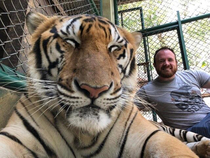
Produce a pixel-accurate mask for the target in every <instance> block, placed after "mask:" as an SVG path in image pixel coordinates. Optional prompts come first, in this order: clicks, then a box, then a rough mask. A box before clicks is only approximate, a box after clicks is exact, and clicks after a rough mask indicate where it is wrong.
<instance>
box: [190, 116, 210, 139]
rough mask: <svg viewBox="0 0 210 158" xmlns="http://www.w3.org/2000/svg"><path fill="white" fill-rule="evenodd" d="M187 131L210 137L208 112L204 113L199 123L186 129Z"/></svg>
mask: <svg viewBox="0 0 210 158" xmlns="http://www.w3.org/2000/svg"><path fill="white" fill-rule="evenodd" d="M187 130H188V131H191V132H195V133H198V134H200V135H203V136H205V137H208V138H210V113H209V114H207V115H206V117H204V118H203V119H202V120H201V121H200V122H199V123H197V124H195V125H193V126H192V127H190V128H188V129H187Z"/></svg>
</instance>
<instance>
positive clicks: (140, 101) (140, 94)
mask: <svg viewBox="0 0 210 158" xmlns="http://www.w3.org/2000/svg"><path fill="white" fill-rule="evenodd" d="M134 103H135V104H136V105H137V107H138V108H139V110H143V111H150V110H151V108H150V107H149V104H150V103H148V100H147V97H146V92H145V89H144V87H141V88H140V89H139V90H138V91H137V93H136V95H135V97H134Z"/></svg>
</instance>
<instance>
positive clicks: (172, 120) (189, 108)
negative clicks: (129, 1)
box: [136, 47, 210, 138]
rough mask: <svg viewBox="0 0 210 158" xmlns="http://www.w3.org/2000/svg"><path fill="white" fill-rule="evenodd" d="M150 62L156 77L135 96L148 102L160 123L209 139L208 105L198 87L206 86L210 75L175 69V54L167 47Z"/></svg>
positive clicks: (209, 83)
mask: <svg viewBox="0 0 210 158" xmlns="http://www.w3.org/2000/svg"><path fill="white" fill-rule="evenodd" d="M153 65H154V67H155V69H156V71H157V73H158V75H159V76H158V77H157V78H156V79H155V80H153V81H151V82H149V83H148V84H147V85H145V86H143V87H142V88H141V89H140V90H139V91H138V92H137V96H138V97H141V98H143V99H145V100H146V101H148V102H150V103H151V108H153V109H154V110H155V111H156V113H157V114H158V115H159V117H160V118H161V119H162V121H163V123H164V124H166V125H168V126H171V127H175V128H180V129H186V130H189V131H192V132H196V133H199V134H201V135H204V136H206V137H209V138H210V108H209V107H208V106H207V105H206V104H205V102H204V101H203V99H202V97H201V92H200V88H210V74H208V73H206V72H204V71H192V70H185V71H182V72H177V60H176V56H175V53H174V51H173V50H172V49H170V48H168V47H162V48H160V49H159V50H157V51H156V52H155V55H154V63H153ZM136 104H137V105H138V106H139V108H140V109H142V108H144V107H143V105H141V104H140V103H138V102H136Z"/></svg>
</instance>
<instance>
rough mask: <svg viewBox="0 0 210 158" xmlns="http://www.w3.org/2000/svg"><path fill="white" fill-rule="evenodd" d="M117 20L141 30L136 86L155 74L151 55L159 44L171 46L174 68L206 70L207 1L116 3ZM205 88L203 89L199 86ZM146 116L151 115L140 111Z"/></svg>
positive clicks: (209, 64) (209, 41) (209, 44)
mask: <svg viewBox="0 0 210 158" xmlns="http://www.w3.org/2000/svg"><path fill="white" fill-rule="evenodd" d="M118 17H119V19H118V21H119V24H120V25H121V26H122V27H124V28H127V29H128V30H130V31H140V32H142V33H143V37H144V38H143V42H142V44H141V45H140V48H139V49H138V53H137V61H138V62H137V64H138V66H139V67H138V81H139V87H138V88H140V87H141V86H142V85H144V84H146V83H147V82H148V81H150V80H153V79H154V78H156V77H157V74H156V71H155V69H154V67H153V55H154V53H155V51H156V50H157V49H159V48H160V47H162V46H169V47H171V48H173V49H174V50H175V52H176V55H177V60H178V70H183V69H202V70H205V71H206V72H209V73H210V60H209V59H210V53H209V52H210V1H207V0H182V1H178V0H176V1H174V0H154V1H143V2H134V3H129V4H125V5H120V6H118ZM203 91H204V92H205V90H203ZM144 115H147V116H146V117H147V118H148V119H155V118H154V117H152V115H151V112H150V113H148V112H147V113H144Z"/></svg>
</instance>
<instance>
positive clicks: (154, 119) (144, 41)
mask: <svg viewBox="0 0 210 158" xmlns="http://www.w3.org/2000/svg"><path fill="white" fill-rule="evenodd" d="M139 9H140V18H141V25H142V29H144V14H143V9H142V8H141V7H140V8H139ZM143 43H144V53H145V60H146V63H147V62H149V59H148V53H147V44H148V42H147V41H146V37H143ZM147 78H148V81H151V77H150V70H149V66H148V65H147ZM152 117H153V121H156V122H157V114H156V113H155V111H154V110H152Z"/></svg>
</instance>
